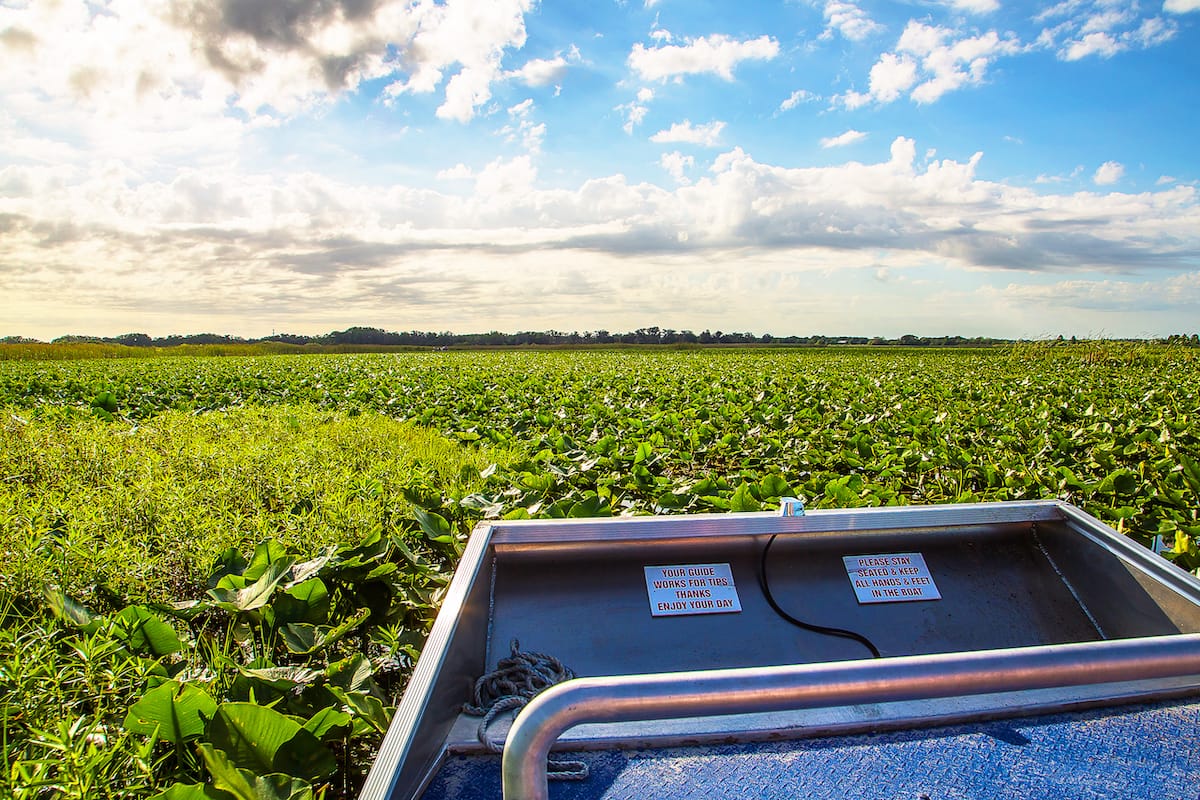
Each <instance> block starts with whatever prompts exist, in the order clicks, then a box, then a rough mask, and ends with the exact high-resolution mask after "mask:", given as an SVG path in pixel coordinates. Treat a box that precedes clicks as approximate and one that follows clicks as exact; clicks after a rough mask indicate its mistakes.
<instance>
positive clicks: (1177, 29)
mask: <svg viewBox="0 0 1200 800" xmlns="http://www.w3.org/2000/svg"><path fill="white" fill-rule="evenodd" d="M1198 148H1200V0H1165V2H1164V1H1163V0H1155V1H1153V2H1150V1H1149V0H1145V1H1143V2H1115V0H1065V1H1064V2H1057V3H1056V2H1047V3H1041V2H1015V1H1014V0H908V1H907V2H871V1H870V0H861V2H846V1H845V0H828V1H825V0H786V1H784V2H774V1H773V0H751V1H750V2H728V0H720V1H718V0H621V1H618V0H579V1H578V2H576V1H575V0H570V1H560V0H543V2H536V0H442V1H441V2H432V1H431V0H107V1H106V0H95V1H94V2H76V1H75V0H28V1H26V0H0V336H4V335H20V336H28V337H33V338H38V339H43V340H49V339H52V338H55V337H58V336H62V335H67V334H86V335H98V336H115V335H120V334H123V333H129V332H142V333H148V334H150V335H152V336H165V335H168V334H189V333H205V332H211V333H224V334H232V335H238V336H245V337H261V336H268V335H270V334H272V333H284V332H286V333H296V334H310V335H311V334H320V333H326V332H329V331H332V330H338V329H343V328H346V327H350V326H355V325H363V326H372V327H379V328H384V329H386V330H393V331H407V330H428V331H450V332H455V333H469V332H483V331H489V330H499V331H506V332H515V331H524V330H539V331H544V330H560V331H594V330H609V331H628V330H633V329H636V328H641V327H649V326H659V327H663V328H674V329H679V330H692V331H696V332H699V331H702V330H705V329H708V330H713V331H716V330H722V331H726V332H728V331H748V332H753V333H756V334H763V333H771V334H774V335H780V336H786V335H798V336H806V335H816V334H820V335H861V336H889V337H897V336H901V335H904V334H916V335H921V336H942V335H964V336H995V337H1003V338H1043V337H1053V336H1057V335H1060V334H1061V335H1066V336H1072V335H1078V336H1081V337H1154V336H1166V335H1169V334H1173V333H1193V332H1196V331H1197V330H1198V328H1200V324H1198V322H1197V320H1200V197H1198V187H1200V149H1198Z"/></svg>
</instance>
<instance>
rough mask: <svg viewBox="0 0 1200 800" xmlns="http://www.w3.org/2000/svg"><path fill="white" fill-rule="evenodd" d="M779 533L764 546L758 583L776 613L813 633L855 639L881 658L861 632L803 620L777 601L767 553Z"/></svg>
mask: <svg viewBox="0 0 1200 800" xmlns="http://www.w3.org/2000/svg"><path fill="white" fill-rule="evenodd" d="M778 535H779V534H777V533H773V534H771V538H770V539H768V540H767V546H766V547H764V548H763V551H762V559H761V560H760V561H759V564H758V584H759V586H761V587H762V592H763V597H765V598H767V603H768V604H770V606H771V608H773V609H774V610H775V613H776V614H778V615H779V616H781V617H783V618H784V619H786V620H787V621H788V622H790V623H792V624H793V625H795V626H796V627H799V628H803V629H804V630H806V631H812V632H813V633H820V634H824V635H825V636H840V637H841V638H843V639H853V640H854V641H856V642H858V643H859V644H861V645H862V646H863V647H865V648H867V649H868V650H870V651H871V655H872V656H873V657H874V658H881V657H882V656H880V655H879V648H877V647H876V646H875V645H874V644H872V643H871V640H870V639H868V638H867V637H865V636H863V635H862V634H861V633H855V632H854V631H848V630H844V629H842V628H827V627H825V626H824V625H813V624H811V623H808V622H803V621H801V620H798V619H796V618H795V617H793V616H792V615H791V614H789V613H787V612H786V611H784V610H783V609H782V608H780V606H779V603H777V602H775V597H774V595H772V594H771V585H770V584H769V583H768V582H767V553H769V552H770V551H771V545H773V544H774V543H775V537H776V536H778Z"/></svg>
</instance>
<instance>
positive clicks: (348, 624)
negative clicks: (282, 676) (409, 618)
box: [279, 608, 371, 655]
mask: <svg viewBox="0 0 1200 800" xmlns="http://www.w3.org/2000/svg"><path fill="white" fill-rule="evenodd" d="M370 616H371V609H369V608H360V609H358V610H357V611H355V612H354V613H353V614H351V615H350V616H349V617H347V618H346V619H344V620H343V621H342V622H341V623H340V624H339V625H337V626H336V627H329V626H325V625H309V624H306V623H303V622H293V623H291V624H290V625H284V626H283V627H282V628H280V629H279V635H280V636H281V637H282V639H283V643H284V645H285V646H286V647H287V649H288V650H289V651H291V652H293V653H296V654H297V655H307V654H309V653H315V652H316V651H318V650H322V649H324V648H326V647H329V646H330V645H331V644H333V643H334V642H336V641H337V640H339V639H341V638H342V637H343V636H345V635H346V634H347V633H349V632H350V631H352V630H354V629H355V628H357V627H358V626H359V625H361V624H362V623H364V622H366V620H367V618H368V617H370Z"/></svg>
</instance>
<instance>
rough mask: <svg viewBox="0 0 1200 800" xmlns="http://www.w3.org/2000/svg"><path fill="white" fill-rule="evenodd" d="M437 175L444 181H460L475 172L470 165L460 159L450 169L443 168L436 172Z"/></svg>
mask: <svg viewBox="0 0 1200 800" xmlns="http://www.w3.org/2000/svg"><path fill="white" fill-rule="evenodd" d="M437 177H438V179H439V180H444V181H461V180H470V179H471V178H474V177H475V173H474V172H473V171H472V170H471V168H470V167H468V166H467V165H466V164H464V163H462V162H461V161H460V162H458V163H457V164H455V165H454V166H453V167H451V168H450V169H444V170H441V171H440V172H438V174H437Z"/></svg>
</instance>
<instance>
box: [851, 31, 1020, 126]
mask: <svg viewBox="0 0 1200 800" xmlns="http://www.w3.org/2000/svg"><path fill="white" fill-rule="evenodd" d="M1020 51H1021V45H1020V43H1019V42H1018V41H1017V40H1016V38H1015V37H1014V36H1012V35H1005V36H1001V35H1000V34H998V33H996V32H995V31H988V32H986V33H984V34H981V35H979V36H961V35H960V34H959V33H958V32H957V31H954V30H952V29H950V28H943V27H940V26H935V25H926V24H924V23H922V22H917V21H916V20H910V21H909V23H908V25H907V26H906V27H905V28H904V32H903V33H902V34H901V35H900V39H899V40H898V41H897V43H896V48H895V52H891V53H884V54H883V55H881V56H880V57H879V60H878V61H877V62H876V63H875V65H874V66H873V67H871V73H870V77H869V81H868V86H869V88H868V91H866V92H856V91H853V90H851V91H849V92H846V93H845V94H843V95H840V96H839V97H838V98H837V99H838V100H839V101H840V102H841V103H842V104H843V105H844V106H846V107H847V108H849V109H854V108H859V107H861V106H864V105H867V104H868V103H871V102H876V103H880V104H886V103H891V102H894V101H895V100H898V99H899V98H900V97H901V96H902V95H903V94H904V93H905V92H909V97H910V98H911V99H912V100H913V101H914V102H917V103H922V104H924V103H933V102H936V101H937V100H939V99H940V98H941V97H942V96H943V95H944V94H946V93H947V92H951V91H954V90H955V89H959V88H961V87H963V86H967V85H971V86H977V85H979V84H981V83H983V81H984V79H985V78H986V77H987V70H988V67H989V66H990V65H991V63H992V62H993V61H995V60H996V59H997V58H999V57H1001V56H1006V55H1014V54H1016V53H1018V52H1020Z"/></svg>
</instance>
